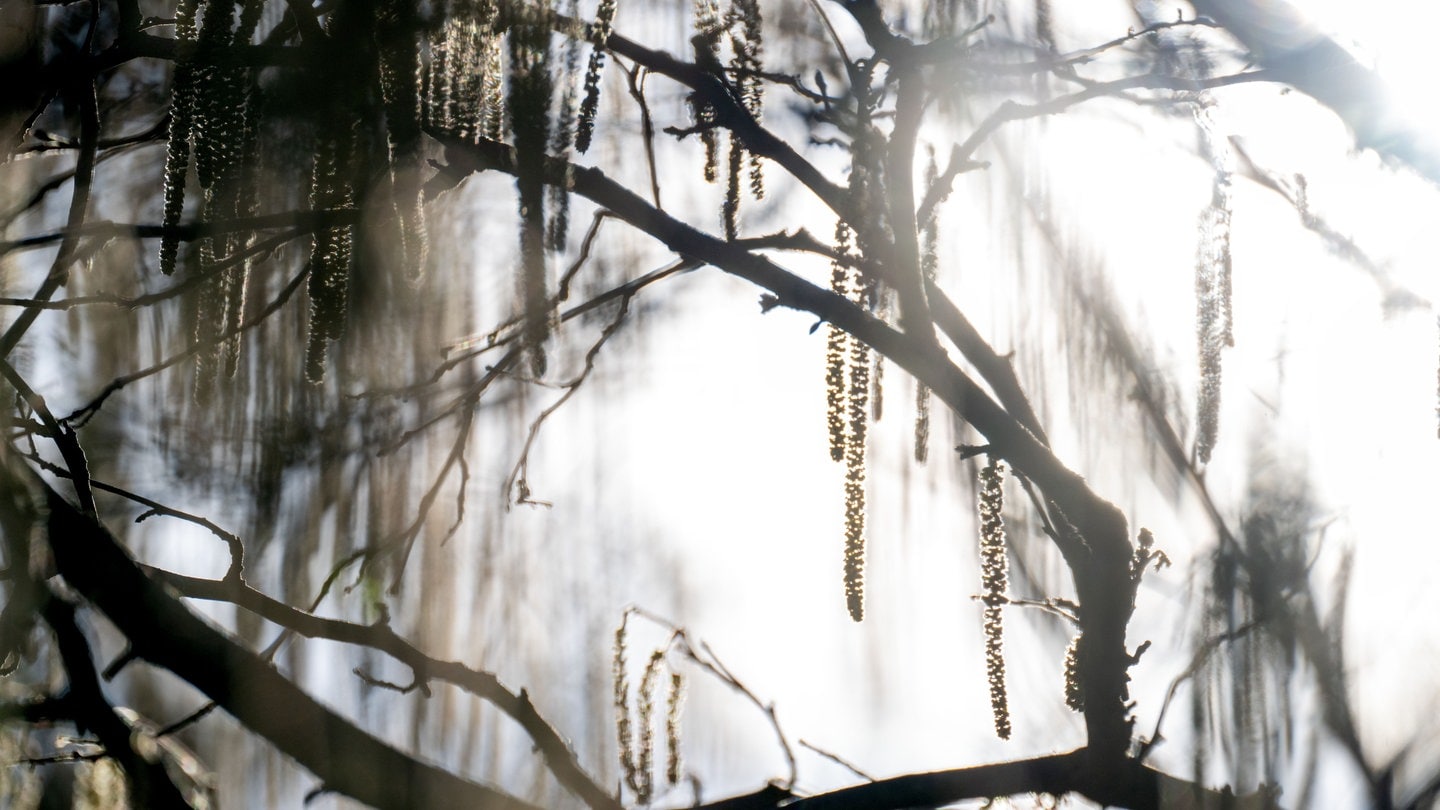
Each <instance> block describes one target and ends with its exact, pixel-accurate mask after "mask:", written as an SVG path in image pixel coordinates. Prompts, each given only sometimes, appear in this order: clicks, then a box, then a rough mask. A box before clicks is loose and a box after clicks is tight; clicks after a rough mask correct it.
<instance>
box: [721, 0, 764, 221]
mask: <svg viewBox="0 0 1440 810" xmlns="http://www.w3.org/2000/svg"><path fill="white" fill-rule="evenodd" d="M728 16H729V18H730V19H729V23H730V26H729V27H730V30H731V34H730V48H731V50H732V51H733V52H734V56H735V65H734V67H735V69H736V72H737V73H738V76H739V77H738V79H737V81H736V84H737V89H738V90H739V92H740V103H741V104H742V105H743V106H744V107H745V111H746V112H748V113H750V116H751V117H752V118H754V119H755V120H756V121H759V120H760V119H761V117H762V113H763V103H764V85H763V84H762V83H761V81H760V76H759V73H760V71H761V70H762V69H763V65H764V62H763V57H764V53H765V41H764V33H763V30H764V24H763V21H762V20H761V17H760V3H759V0H734V3H733V4H732V5H731V7H730V13H729V15H728ZM734 148H735V146H734V144H733V142H732V144H731V149H734ZM749 157H750V161H749V163H750V193H751V195H752V196H754V197H755V199H757V200H761V199H764V198H765V175H764V172H763V167H762V164H761V161H760V156H759V155H756V154H755V153H753V152H751V153H750V155H749Z"/></svg>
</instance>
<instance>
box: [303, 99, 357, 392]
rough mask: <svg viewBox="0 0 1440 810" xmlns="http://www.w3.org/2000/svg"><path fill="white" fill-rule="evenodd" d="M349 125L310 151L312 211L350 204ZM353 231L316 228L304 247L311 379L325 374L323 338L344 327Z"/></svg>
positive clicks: (329, 134)
mask: <svg viewBox="0 0 1440 810" xmlns="http://www.w3.org/2000/svg"><path fill="white" fill-rule="evenodd" d="M355 137H356V133H355V131H354V129H353V128H350V129H345V130H342V131H340V132H327V133H322V134H321V136H320V138H319V141H318V143H317V144H316V152H315V169H314V177H313V179H312V182H311V192H310V206H311V208H312V209H313V210H315V211H349V210H352V209H353V208H354V206H355V190H354V186H353V181H352V176H353V174H352V167H351V158H352V155H353V152H354V148H355ZM353 251H354V233H353V229H352V226H350V225H336V226H330V227H323V228H321V229H319V230H318V231H316V233H315V240H314V244H313V245H312V247H311V249H310V265H309V270H310V278H309V280H308V283H307V289H308V292H309V295H310V339H309V344H308V346H307V347H306V362H305V375H306V377H307V378H308V379H309V380H310V381H311V382H313V383H318V382H320V381H321V380H323V379H324V377H325V355H326V349H327V343H328V341H331V340H338V339H339V338H340V337H341V335H342V334H343V333H344V331H345V319H346V317H347V315H348V311H349V295H350V264H351V260H352V258H353Z"/></svg>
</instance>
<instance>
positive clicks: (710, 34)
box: [687, 0, 721, 183]
mask: <svg viewBox="0 0 1440 810" xmlns="http://www.w3.org/2000/svg"><path fill="white" fill-rule="evenodd" d="M693 10H694V25H695V35H694V36H693V37H691V38H690V42H691V44H692V46H693V47H694V48H695V61H696V62H697V63H698V64H702V65H713V66H715V68H716V69H717V70H718V69H719V65H720V33H721V24H720V7H719V5H718V4H717V3H716V0H695V3H694V6H693ZM687 104H688V105H689V107H690V116H691V118H692V119H693V121H694V124H695V127H696V129H698V130H699V133H700V143H701V144H702V145H703V146H704V148H705V161H704V163H703V164H702V165H703V168H702V171H701V174H702V176H703V177H704V178H705V182H707V183H713V182H715V181H716V179H717V178H718V177H719V174H720V137H719V134H718V133H717V131H716V129H715V109H714V107H712V106H711V105H710V103H709V102H708V101H705V100H704V99H702V98H701V97H700V96H699V95H697V94H691V95H690V96H689V98H688V99H687Z"/></svg>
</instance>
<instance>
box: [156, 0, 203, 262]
mask: <svg viewBox="0 0 1440 810" xmlns="http://www.w3.org/2000/svg"><path fill="white" fill-rule="evenodd" d="M199 6H200V3H199V0H180V2H179V4H177V5H176V7H175V39H176V40H177V41H178V42H179V43H180V44H182V45H183V44H186V43H194V42H195V41H196V39H197V37H198V30H197V28H196V21H195V14H196V12H197V11H198V10H199ZM173 83H174V86H173V88H172V91H171V102H170V128H169V144H168V146H167V149H166V152H165V180H164V196H165V207H164V211H163V213H162V215H161V223H162V224H163V225H164V226H165V229H166V230H165V233H164V234H163V235H162V236H161V237H160V272H162V273H164V274H165V275H167V276H168V275H170V274H172V273H174V272H175V263H176V259H177V258H178V256H179V253H180V239H179V237H178V236H177V235H176V234H175V232H174V230H173V229H174V228H175V227H177V226H178V225H179V224H180V215H181V213H183V212H184V209H185V178H186V175H187V174H188V172H189V169H190V151H191V149H190V130H191V126H192V123H193V119H194V112H195V93H196V90H195V66H194V64H193V62H192V61H191V60H190V59H188V58H181V59H178V60H176V62H175V74H174V79H173Z"/></svg>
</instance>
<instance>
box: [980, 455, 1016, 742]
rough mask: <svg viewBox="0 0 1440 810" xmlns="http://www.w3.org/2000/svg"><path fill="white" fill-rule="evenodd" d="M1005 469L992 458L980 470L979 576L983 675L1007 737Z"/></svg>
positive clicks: (998, 726)
mask: <svg viewBox="0 0 1440 810" xmlns="http://www.w3.org/2000/svg"><path fill="white" fill-rule="evenodd" d="M1004 476H1005V468H1004V467H1003V466H1001V464H1000V463H999V462H997V461H996V460H995V459H993V458H992V459H991V460H990V463H989V464H987V465H986V466H985V467H984V468H983V469H981V470H980V504H979V511H980V577H981V582H982V584H983V585H984V589H985V590H984V593H983V594H982V596H981V601H982V602H983V603H984V605H985V676H986V679H987V680H988V681H989V682H990V711H991V715H992V717H993V719H994V721H995V734H996V735H997V736H999V737H1000V739H1002V740H1008V739H1010V700H1009V698H1008V697H1007V694H1006V689H1005V655H1004V643H1005V642H1004V630H1005V628H1004V624H1003V616H1002V614H1001V608H1002V606H1003V605H1004V604H1005V601H1006V597H1005V585H1006V576H1007V572H1006V569H1007V567H1008V563H1007V560H1006V557H1005V520H1004V516H1003V513H1004V509H1005V491H1004V487H1003V485H1004Z"/></svg>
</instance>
